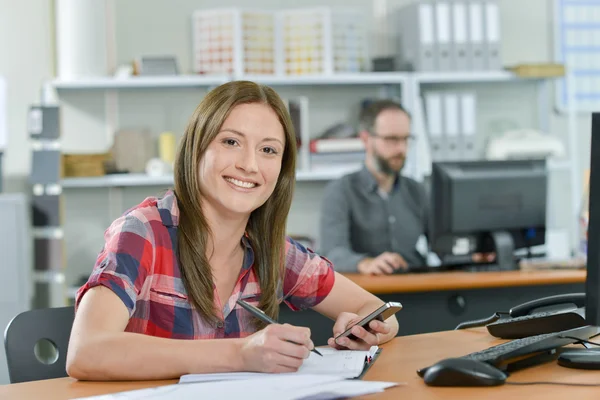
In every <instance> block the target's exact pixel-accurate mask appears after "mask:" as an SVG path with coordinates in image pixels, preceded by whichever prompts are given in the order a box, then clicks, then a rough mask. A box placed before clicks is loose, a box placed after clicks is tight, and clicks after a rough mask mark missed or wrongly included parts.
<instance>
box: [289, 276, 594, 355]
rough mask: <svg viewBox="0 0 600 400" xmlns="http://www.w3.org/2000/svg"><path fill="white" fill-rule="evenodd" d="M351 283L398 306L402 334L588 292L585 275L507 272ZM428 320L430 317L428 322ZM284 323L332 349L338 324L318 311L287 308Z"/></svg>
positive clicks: (357, 279) (438, 328)
mask: <svg viewBox="0 0 600 400" xmlns="http://www.w3.org/2000/svg"><path fill="white" fill-rule="evenodd" d="M345 276H347V277H348V278H350V279H351V280H352V281H354V282H355V283H357V284H358V285H359V286H361V287H363V288H364V289H366V290H367V291H369V292H371V293H374V294H375V295H377V296H378V297H380V298H381V299H382V300H383V301H398V302H400V303H402V305H403V306H404V309H403V310H402V311H400V312H399V313H398V314H397V317H398V320H399V322H400V331H399V333H398V334H399V335H414V334H419V333H429V332H439V331H445V330H451V329H454V328H455V327H456V326H457V325H458V324H459V323H461V322H464V321H470V320H475V319H480V318H485V317H488V316H490V315H492V314H493V313H494V312H496V311H508V310H510V309H511V308H512V307H514V306H516V305H518V304H521V303H524V302H526V301H530V300H534V299H538V298H541V297H546V296H551V295H556V294H562V293H573V292H583V291H585V289H584V284H585V277H586V271H585V270H543V271H505V272H459V271H453V272H438V273H420V274H399V275H389V276H366V275H359V274H346V275H345ZM424 315H427V316H428V317H427V318H423V316H424ZM279 319H280V321H282V322H288V323H290V324H293V325H300V326H308V327H310V328H311V331H312V338H313V341H314V342H315V344H317V345H324V344H327V339H328V338H329V337H330V336H331V334H332V333H331V330H332V327H333V322H332V321H330V320H329V319H327V318H325V317H323V316H322V315H320V314H318V313H316V312H314V311H312V310H308V311H304V312H292V311H290V310H289V309H288V308H287V307H281V313H280V316H279Z"/></svg>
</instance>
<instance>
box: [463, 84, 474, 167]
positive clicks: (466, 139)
mask: <svg viewBox="0 0 600 400" xmlns="http://www.w3.org/2000/svg"><path fill="white" fill-rule="evenodd" d="M476 99H477V97H476V95H475V93H474V92H463V93H461V94H460V138H459V149H460V159H461V160H475V159H477V158H478V157H477V152H476V150H475V137H476V136H475V134H476V132H477V120H476V115H477V113H476V110H477V105H476Z"/></svg>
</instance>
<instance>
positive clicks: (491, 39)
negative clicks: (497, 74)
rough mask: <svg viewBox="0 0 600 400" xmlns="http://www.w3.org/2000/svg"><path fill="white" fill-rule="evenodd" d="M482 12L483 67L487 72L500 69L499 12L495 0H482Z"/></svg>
mask: <svg viewBox="0 0 600 400" xmlns="http://www.w3.org/2000/svg"><path fill="white" fill-rule="evenodd" d="M483 6H484V7H483V12H484V15H485V22H484V31H485V35H484V39H485V53H484V60H485V67H486V69H489V70H499V69H502V59H501V54H500V10H499V7H498V1H497V0H484V3H483Z"/></svg>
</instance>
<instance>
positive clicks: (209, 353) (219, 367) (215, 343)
mask: <svg viewBox="0 0 600 400" xmlns="http://www.w3.org/2000/svg"><path fill="white" fill-rule="evenodd" d="M241 344H242V339H214V340H180V339H165V338H159V337H154V336H148V335H142V334H136V333H129V332H107V333H101V334H100V333H99V334H97V335H95V337H93V338H89V339H86V340H85V343H81V344H80V345H79V346H75V347H74V348H71V349H70V350H72V351H71V352H70V353H69V354H67V372H68V374H69V375H70V376H71V377H73V378H76V379H80V380H154V379H170V378H179V377H180V376H181V375H185V374H189V373H208V372H229V371H239V370H241V369H242V361H241V358H240V355H239V354H240V351H239V349H240V347H241Z"/></svg>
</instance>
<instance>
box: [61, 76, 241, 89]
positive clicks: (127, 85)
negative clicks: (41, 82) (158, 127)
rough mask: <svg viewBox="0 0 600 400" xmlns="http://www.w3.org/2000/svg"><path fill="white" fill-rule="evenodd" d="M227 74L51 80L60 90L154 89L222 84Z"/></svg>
mask: <svg viewBox="0 0 600 400" xmlns="http://www.w3.org/2000/svg"><path fill="white" fill-rule="evenodd" d="M229 80H230V79H229V76H227V75H214V76H212V75H211V76H202V75H177V76H148V77H137V76H136V77H131V78H113V77H98V78H82V79H73V80H61V79H56V80H53V81H52V82H51V84H52V86H53V87H54V88H55V89H58V90H77V89H143V88H147V89H152V88H157V89H158V88H186V87H189V88H193V87H209V86H217V85H221V84H223V83H225V82H227V81H229Z"/></svg>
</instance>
